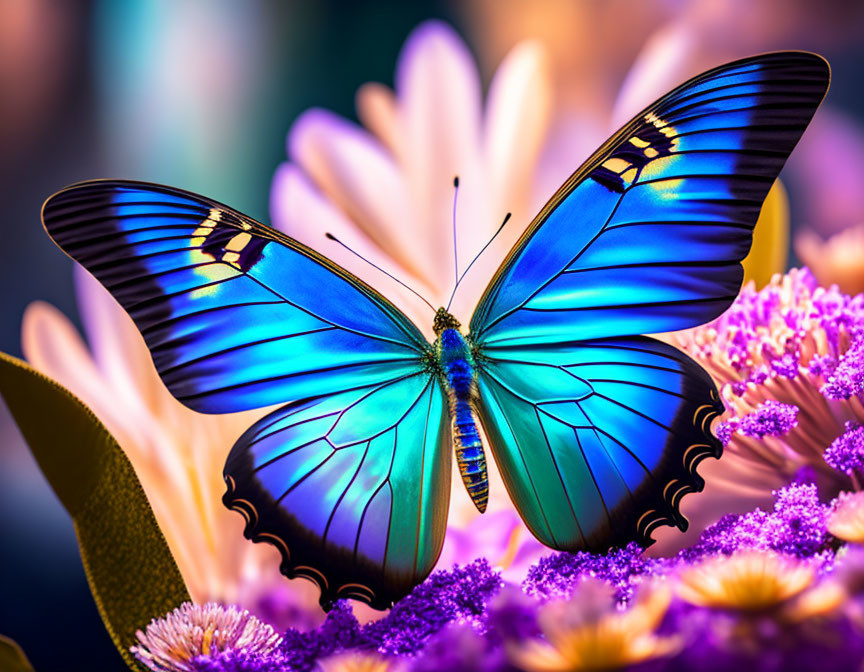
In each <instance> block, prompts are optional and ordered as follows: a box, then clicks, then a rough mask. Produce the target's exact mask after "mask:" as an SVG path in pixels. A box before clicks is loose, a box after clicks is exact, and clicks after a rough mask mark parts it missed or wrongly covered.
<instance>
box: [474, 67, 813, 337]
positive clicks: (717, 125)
mask: <svg viewBox="0 0 864 672" xmlns="http://www.w3.org/2000/svg"><path fill="white" fill-rule="evenodd" d="M828 80H829V71H828V64H827V63H826V62H825V61H824V60H823V59H822V58H820V57H819V56H816V55H813V54H806V53H796V52H786V53H776V54H768V55H765V56H757V57H755V58H748V59H745V60H742V61H736V62H734V63H730V64H728V65H724V66H722V67H719V68H716V69H714V70H710V71H708V72H706V73H704V74H702V75H700V76H698V77H696V78H695V79H692V80H690V81H689V82H687V83H685V84H683V85H682V86H680V87H678V88H677V89H675V90H674V91H672V92H671V93H669V94H668V95H666V96H664V97H663V98H661V99H660V100H658V101H657V102H656V103H654V104H653V105H651V106H650V107H648V108H647V109H646V110H645V111H643V112H642V113H640V114H638V115H637V116H636V117H635V118H634V119H633V120H632V121H631V122H630V123H628V124H627V125H626V126H624V127H623V128H622V129H621V130H620V131H618V132H617V133H616V134H615V135H614V136H613V137H612V138H611V139H610V140H609V141H608V142H606V143H605V144H604V145H603V146H602V147H601V148H600V149H599V150H597V152H595V154H594V155H593V156H592V157H591V158H590V159H589V160H588V161H587V162H586V163H585V164H584V165H583V166H582V167H581V168H579V170H577V171H576V172H575V173H574V174H573V175H572V176H571V177H570V179H569V180H568V181H567V182H566V183H565V184H564V185H563V186H562V187H561V189H559V190H558V192H557V193H556V194H555V195H554V196H553V197H552V199H551V200H550V201H549V203H547V204H546V206H545V207H544V208H543V210H542V211H541V212H540V214H539V215H538V216H537V217H536V218H535V220H534V221H533V222H532V223H531V225H530V226H529V227H528V229H527V230H526V232H525V234H524V235H523V237H522V238H521V240H520V241H519V242H518V243H517V244H516V246H515V247H514V248H513V250H512V251H511V253H510V255H509V256H508V258H507V260H506V261H505V262H504V264H503V265H502V266H501V268H500V269H499V271H498V273H497V274H496V276H495V278H494V279H493V281H492V282H491V284H490V285H489V287H488V288H487V290H486V292H485V293H484V295H483V297H482V298H481V300H480V302H479V304H478V306H477V309H476V311H475V313H474V316H473V318H472V320H471V334H472V337H473V339H474V341H475V342H476V343H478V344H483V345H484V346H488V347H497V346H499V345H512V344H518V343H523V342H524V343H529V344H534V343H539V342H546V343H556V342H559V341H562V340H563V341H567V340H574V339H584V338H607V337H610V336H619V335H631V334H642V333H658V332H663V331H673V330H676V329H684V328H687V327H693V326H696V325H698V324H702V323H704V322H707V321H709V320H711V319H713V318H715V317H717V316H718V315H719V314H720V313H722V312H723V311H724V310H725V309H726V308H727V307H728V306H729V305H730V303H731V302H732V301H733V299H734V298H735V296H736V295H737V293H738V289H739V288H740V286H741V279H742V277H743V270H742V267H741V263H740V262H741V260H742V259H743V258H744V257H745V256H746V255H747V252H748V251H749V249H750V244H751V240H752V231H753V227H754V225H755V224H756V219H757V218H758V216H759V211H760V209H761V207H762V202H763V200H764V199H765V196H766V195H767V193H768V189H769V188H770V187H771V185H772V184H773V183H774V180H775V179H776V177H777V175H778V173H779V172H780V169H781V168H782V167H783V164H784V163H785V162H786V159H787V157H788V156H789V153H790V152H791V151H792V149H793V148H794V146H795V144H796V143H797V142H798V139H799V138H800V137H801V134H802V133H803V132H804V129H805V128H806V127H807V124H808V123H809V121H810V119H811V117H812V116H813V113H814V112H815V111H816V108H817V107H818V106H819V103H820V102H821V100H822V98H823V97H824V95H825V92H826V90H827V87H828Z"/></svg>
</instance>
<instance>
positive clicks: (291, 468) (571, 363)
mask: <svg viewBox="0 0 864 672" xmlns="http://www.w3.org/2000/svg"><path fill="white" fill-rule="evenodd" d="M829 78H830V75H829V68H828V64H827V63H826V62H825V61H824V59H822V58H821V57H819V56H816V55H813V54H808V53H803V52H780V53H773V54H767V55H762V56H757V57H753V58H747V59H744V60H739V61H735V62H733V63H729V64H726V65H723V66H721V67H718V68H716V69H713V70H710V71H708V72H705V73H703V74H701V75H699V76H697V77H695V78H694V79H691V80H690V81H688V82H686V83H685V84H683V85H681V86H679V87H678V88H676V89H674V90H673V91H671V92H670V93H668V94H667V95H665V96H663V97H662V98H660V99H659V100H658V101H657V102H655V103H653V104H652V105H650V106H649V107H648V108H647V109H645V110H644V111H643V112H640V113H639V114H638V115H636V116H635V117H634V118H633V119H632V120H631V121H630V122H629V123H627V124H626V125H625V126H624V127H623V128H622V129H621V130H619V131H618V132H617V133H616V134H615V135H613V136H612V137H611V138H610V139H609V140H608V141H606V142H605V143H604V144H603V145H602V147H600V149H598V150H597V151H596V152H595V153H594V154H593V155H592V156H591V157H590V158H589V159H588V161H587V162H586V163H585V164H584V165H582V166H581V167H580V168H579V169H578V170H577V171H576V172H575V173H574V174H573V175H572V176H571V177H570V179H568V180H567V182H566V183H565V184H564V185H563V186H562V187H561V188H560V189H559V190H558V191H557V193H555V195H554V196H553V197H552V198H551V200H550V201H549V202H548V203H547V204H546V206H545V207H544V208H543V209H542V210H541V211H540V213H539V214H538V215H537V217H536V218H535V219H534V220H533V222H532V223H531V224H530V225H529V226H528V228H527V230H526V231H525V233H524V234H523V236H522V237H521V239H520V240H519V241H518V242H517V243H516V245H515V246H514V248H513V249H512V251H511V252H510V253H509V255H508V256H507V258H506V260H505V261H504V263H503V264H502V265H501V267H500V268H499V269H498V271H497V273H496V274H495V276H494V277H493V279H492V281H491V282H490V284H489V286H488V287H487V289H486V291H485V293H484V294H483V295H482V297H481V298H480V300H479V302H478V304H477V307H476V310H475V312H474V314H473V317H472V318H471V321H470V324H469V325H468V328H467V329H463V328H462V327H461V325H460V324H459V322H458V321H457V320H456V319H455V318H454V317H453V316H452V315H451V314H450V313H449V312H448V311H447V310H446V309H445V308H440V309H438V311H437V312H436V314H435V317H434V322H433V327H434V333H435V335H436V338H435V341H434V343H430V342H429V341H428V340H427V339H426V338H425V337H424V336H423V334H422V333H421V331H420V329H418V328H417V326H415V325H414V324H413V323H412V322H411V321H410V320H409V319H408V318H407V317H406V316H405V315H403V314H402V313H401V312H400V311H399V310H398V309H397V308H396V307H395V306H394V305H393V304H392V303H391V302H390V301H388V300H387V299H386V298H385V297H384V296H382V295H381V294H380V293H379V292H377V291H375V290H374V289H372V288H371V287H370V286H368V285H366V284H365V283H363V282H362V281H360V280H359V279H357V278H355V277H354V276H352V275H351V274H350V273H348V272H347V271H345V270H343V269H342V268H340V267H338V266H337V265H335V264H334V263H332V262H331V261H329V260H328V259H327V258H325V257H324V256H322V255H321V254H319V253H317V252H315V251H314V250H312V249H310V248H308V247H306V246H304V245H302V244H300V243H298V242H297V241H295V240H292V239H291V238H289V237H287V236H285V235H283V234H281V233H279V232H278V231H276V230H274V229H272V228H269V227H267V226H264V225H262V224H259V223H258V222H256V221H254V220H252V219H250V218H249V217H246V216H245V215H242V214H240V213H239V212H237V211H235V210H233V209H231V208H229V207H227V206H225V205H222V204H220V203H217V202H216V201H212V200H210V199H207V198H204V197H202V196H197V195H194V194H191V193H188V192H185V191H181V190H179V189H173V188H170V187H163V186H157V185H152V184H146V183H141V182H131V181H119V180H94V181H88V182H83V183H79V184H76V185H73V186H71V187H68V188H66V189H64V190H62V191H60V192H58V193H57V194H55V195H53V196H52V197H51V198H49V199H48V201H47V202H46V203H45V205H44V207H43V212H42V219H43V223H44V226H45V228H46V230H47V232H48V234H49V235H50V236H51V238H53V240H54V241H55V242H56V243H57V244H58V245H59V246H60V247H61V248H62V249H63V250H64V251H65V252H66V253H67V254H68V255H69V256H71V257H72V258H74V259H75V260H77V261H78V262H80V263H81V264H83V265H84V267H85V268H87V270H89V271H90V272H91V273H92V274H93V275H94V276H96V278H98V279H99V280H100V281H101V282H102V284H103V285H104V286H105V287H106V288H107V289H108V290H109V291H110V292H111V293H112V294H113V296H114V297H115V298H116V299H117V300H118V301H119V302H120V304H122V305H123V307H124V308H125V309H126V310H127V311H128V312H129V314H130V315H131V316H132V318H133V320H134V321H135V323H136V325H137V326H138V328H139V329H140V331H141V333H142V335H143V336H144V339H145V341H146V343H147V345H148V347H149V349H150V352H151V354H152V357H153V361H154V363H155V365H156V368H157V369H158V371H159V374H160V375H161V377H162V380H163V381H164V382H165V384H166V386H167V387H168V389H169V390H170V391H171V393H172V394H173V395H174V396H175V397H176V398H177V399H179V400H180V401H181V402H182V403H184V404H185V405H186V406H188V407H190V408H192V409H194V410H196V411H200V412H203V413H226V412H235V411H241V410H246V409H252V408H263V407H266V406H271V405H275V404H279V405H280V406H279V408H278V409H277V410H275V411H272V412H270V413H268V414H267V415H266V416H265V417H264V418H263V419H261V420H260V421H258V422H256V423H255V424H254V425H253V426H252V427H250V428H249V430H248V431H246V432H245V433H244V434H243V435H242V436H241V437H240V439H239V440H238V441H237V442H236V444H235V445H234V446H233V448H232V450H231V452H230V455H229V456H228V459H227V462H226V466H225V470H224V478H225V481H226V484H227V492H226V494H225V496H224V503H225V504H226V505H227V506H228V507H230V508H232V509H234V510H236V511H238V512H240V513H241V514H242V515H243V517H244V518H245V522H246V528H245V535H246V536H247V537H249V538H251V539H253V540H255V541H266V542H269V543H271V544H273V545H275V546H276V547H277V548H278V549H279V550H280V551H281V555H282V564H281V570H282V572H283V573H284V574H285V575H286V576H288V577H292V578H293V577H297V576H301V577H306V578H309V579H312V580H314V581H315V582H316V583H317V584H318V585H319V586H320V589H321V603H322V605H325V606H326V605H329V604H331V603H332V601H333V600H336V599H340V598H346V597H348V598H354V599H358V600H362V601H365V602H367V603H369V604H370V605H372V606H373V607H376V608H386V607H388V606H390V605H391V604H392V603H393V602H394V601H395V600H398V599H399V598H401V597H402V596H404V595H406V594H407V593H408V592H409V591H410V590H411V589H412V588H413V587H414V586H415V585H417V584H418V583H419V582H420V581H422V580H423V579H424V578H425V577H426V576H427V575H428V574H429V572H430V571H431V570H432V568H433V566H434V565H435V563H436V560H437V558H438V555H439V553H440V551H441V547H442V544H443V540H444V532H445V528H446V522H447V510H448V504H449V492H450V488H449V484H450V472H451V466H452V465H451V462H452V458H453V455H454V454H455V458H456V463H457V466H458V469H459V471H460V473H461V476H462V479H463V481H464V483H465V486H466V489H467V491H468V495H469V496H470V497H471V499H472V500H473V501H474V503H475V505H476V506H477V508H478V509H480V510H481V511H482V510H483V509H484V508H485V506H486V500H487V496H488V482H487V481H488V479H487V476H486V456H485V451H484V441H483V438H482V437H483V436H485V437H486V440H487V443H488V448H489V449H490V450H491V453H492V456H493V457H494V460H495V462H496V464H497V466H498V468H499V469H500V472H501V474H502V477H503V480H504V483H505V485H506V488H507V492H508V494H509V495H510V497H511V499H512V500H513V503H514V505H515V506H516V508H517V510H518V511H519V514H520V515H521V517H522V519H523V520H524V522H525V524H526V525H527V527H528V528H529V529H530V530H531V532H532V533H533V534H534V535H535V536H536V537H537V538H538V539H539V540H540V541H541V542H543V543H544V544H546V545H547V546H549V547H551V548H555V549H563V550H569V551H575V550H592V551H602V550H605V549H608V548H609V547H611V546H613V545H620V544H624V543H626V542H629V541H633V540H635V541H638V542H640V543H643V544H649V543H651V533H652V531H653V530H655V528H656V527H657V526H658V525H664V524H665V525H675V526H677V527H679V528H680V529H682V530H683V529H686V525H687V521H686V519H685V518H684V517H683V516H682V515H681V513H680V511H679V504H680V502H681V498H682V497H683V496H684V495H685V494H687V493H689V492H693V491H698V490H701V489H702V487H703V485H704V482H703V480H702V478H701V477H700V476H699V475H698V474H697V472H696V466H697V465H698V464H699V462H700V461H701V460H702V459H704V458H705V457H707V456H713V457H719V456H720V454H721V445H720V443H719V441H718V440H717V439H716V438H715V437H714V436H713V434H712V433H711V429H710V425H711V421H712V419H713V418H715V417H716V416H717V415H719V414H720V413H722V411H723V405H722V403H721V400H720V398H719V395H718V392H717V389H716V387H715V385H714V383H713V382H712V380H711V378H710V377H709V376H708V374H707V373H706V372H705V371H704V370H703V369H702V368H701V367H700V366H699V365H698V364H696V363H695V362H694V361H693V360H691V359H690V358H689V357H687V356H686V355H685V354H683V353H682V352H680V351H678V350H677V349H675V348H673V347H672V346H670V345H667V344H665V343H663V342H661V341H659V340H655V339H652V338H649V337H646V336H641V335H640V334H646V333H648V334H650V333H658V332H666V331H673V330H678V329H685V328H688V327H694V326H697V325H700V324H703V323H705V322H707V321H709V320H711V319H713V318H715V317H717V316H718V315H720V314H721V313H722V312H723V311H724V310H725V309H726V308H727V307H728V306H729V305H730V304H731V303H732V301H733V300H734V299H735V297H736V295H737V293H738V290H739V289H740V286H741V282H742V278H743V270H742V266H741V263H740V262H741V260H742V259H743V258H744V257H745V256H746V255H747V253H748V251H749V249H750V245H751V242H752V232H753V227H754V225H755V223H756V220H757V217H758V215H759V212H760V209H761V206H762V202H763V200H764V198H765V196H766V194H767V193H768V190H769V188H770V187H771V185H772V184H773V182H774V180H775V178H776V177H777V175H778V173H779V172H780V169H781V168H782V167H783V164H784V163H785V161H786V159H787V157H788V156H789V154H790V152H791V151H792V149H793V148H794V146H795V144H796V143H797V142H798V140H799V138H800V137H801V134H802V133H803V132H804V130H805V128H806V127H807V125H808V123H809V121H810V119H811V117H812V116H813V114H814V113H815V111H816V108H817V107H818V106H819V104H820V102H821V101H822V99H823V97H824V95H825V93H826V91H827V88H828V82H829ZM481 428H482V432H481Z"/></svg>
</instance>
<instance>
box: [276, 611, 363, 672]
mask: <svg viewBox="0 0 864 672" xmlns="http://www.w3.org/2000/svg"><path fill="white" fill-rule="evenodd" d="M354 648H370V645H369V643H368V641H367V640H366V638H365V637H364V636H363V633H362V631H361V628H360V624H359V623H358V622H357V619H356V618H355V617H354V613H353V612H352V611H351V605H350V604H349V603H348V602H347V601H345V600H340V601H338V602H336V603H335V604H334V605H333V608H332V609H331V610H330V613H328V614H327V619H326V620H325V621H324V623H323V624H322V625H321V626H320V627H318V628H316V629H315V630H311V631H309V632H300V631H299V630H296V629H294V628H291V629H289V630H288V631H287V632H286V633H285V635H284V636H283V638H282V645H281V647H280V654H281V656H282V658H283V659H284V662H285V664H286V666H287V667H288V668H289V669H290V670H292V671H296V672H305V671H306V670H311V669H313V668H314V667H315V664H316V663H317V661H318V659H319V658H325V657H327V656H330V655H333V654H334V653H339V652H341V651H345V650H346V649H354Z"/></svg>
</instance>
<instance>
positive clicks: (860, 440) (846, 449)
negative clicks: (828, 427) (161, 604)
mask: <svg viewBox="0 0 864 672" xmlns="http://www.w3.org/2000/svg"><path fill="white" fill-rule="evenodd" d="M823 456H824V457H825V461H826V462H827V463H828V464H829V465H831V466H832V467H834V468H835V469H837V470H838V471H842V472H843V473H844V474H849V475H850V476H851V475H852V474H853V473H854V472H856V471H857V470H859V469H861V467H862V466H864V426H861V425H859V424H858V423H856V422H847V423H846V427H845V431H844V432H843V434H841V435H840V436H838V437H837V438H836V439H834V441H833V442H832V443H831V445H830V446H828V447H827V448H826V449H825V452H824V453H823Z"/></svg>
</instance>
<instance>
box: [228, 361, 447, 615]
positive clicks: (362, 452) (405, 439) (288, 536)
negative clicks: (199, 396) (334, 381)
mask: <svg viewBox="0 0 864 672" xmlns="http://www.w3.org/2000/svg"><path fill="white" fill-rule="evenodd" d="M449 431H450V430H449V421H448V419H447V414H446V405H445V399H444V396H443V393H442V391H441V388H440V386H439V384H438V382H437V380H436V379H435V377H434V376H433V375H432V374H431V373H429V372H425V373H417V374H414V375H408V376H405V377H403V378H399V379H395V380H392V381H389V382H385V383H381V384H378V385H374V386H370V387H366V388H362V389H356V390H351V391H347V392H342V393H338V394H334V395H330V396H324V397H319V398H317V399H313V400H311V401H301V402H297V403H294V404H289V405H288V406H285V407H284V408H281V409H279V410H278V411H276V412H274V413H272V414H270V415H268V416H266V417H265V418H264V419H262V420H261V421H259V422H258V423H256V424H255V425H253V426H252V428H251V429H249V431H247V432H246V433H245V434H244V435H243V436H242V437H241V438H240V439H239V440H238V441H237V443H236V444H235V446H234V448H233V449H232V451H231V455H230V456H229V458H228V461H227V463H226V466H225V480H226V482H227V483H228V492H227V493H226V494H225V497H224V501H225V504H226V505H227V506H229V507H230V508H233V509H235V510H237V511H239V512H240V513H242V514H243V516H244V517H245V518H246V531H245V534H246V536H247V537H249V538H251V539H254V540H255V541H267V542H270V543H272V544H274V545H275V546H276V547H277V548H279V550H280V551H281V553H282V572H283V573H284V574H285V575H286V576H289V577H295V576H302V577H305V578H308V579H312V580H314V581H315V582H316V583H317V584H318V585H319V586H320V588H321V602H322V604H323V605H325V606H326V605H327V604H328V603H330V602H332V601H333V600H336V599H340V598H344V597H352V598H355V599H360V600H363V601H364V602H368V603H369V604H371V605H372V606H373V607H376V608H378V609H384V608H387V607H389V606H390V605H391V604H392V602H394V601H395V600H397V599H399V598H400V597H403V596H404V595H405V594H407V593H408V592H409V591H410V590H411V589H412V588H413V587H414V586H415V585H417V584H418V583H419V582H420V581H422V580H423V579H424V578H425V577H426V575H427V574H428V573H429V572H430V571H431V569H432V567H433V566H434V564H435V561H436V560H437V558H438V555H439V553H440V551H441V545H442V543H443V541H444V531H445V527H446V522H447V506H448V501H449V493H450V453H451V448H450V438H449V437H450V434H449Z"/></svg>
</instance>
